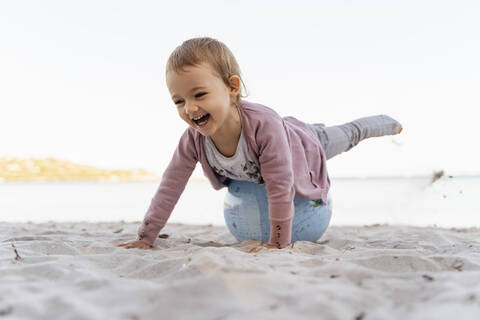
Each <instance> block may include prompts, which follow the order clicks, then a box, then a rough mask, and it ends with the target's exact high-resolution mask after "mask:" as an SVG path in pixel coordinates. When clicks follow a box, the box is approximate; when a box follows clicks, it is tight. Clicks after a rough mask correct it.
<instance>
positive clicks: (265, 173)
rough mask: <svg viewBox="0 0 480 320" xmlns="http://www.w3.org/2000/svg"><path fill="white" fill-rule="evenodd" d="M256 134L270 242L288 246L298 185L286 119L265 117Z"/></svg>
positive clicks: (281, 246)
mask: <svg viewBox="0 0 480 320" xmlns="http://www.w3.org/2000/svg"><path fill="white" fill-rule="evenodd" d="M256 137H257V144H258V146H259V154H260V156H259V161H260V167H261V168H260V170H261V174H262V177H263V180H264V181H265V188H266V191H267V197H268V208H269V218H270V239H269V244H270V245H275V246H276V247H277V248H284V247H286V246H287V245H288V244H290V242H291V237H292V221H293V215H294V205H293V199H294V197H295V189H294V186H293V178H294V174H293V164H292V156H291V151H290V146H289V143H288V137H287V133H286V131H285V128H284V125H283V121H282V119H281V118H280V117H279V118H272V119H269V120H268V121H263V122H262V124H261V127H260V128H259V130H258V131H257V135H256Z"/></svg>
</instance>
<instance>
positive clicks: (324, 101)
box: [0, 0, 480, 177]
mask: <svg viewBox="0 0 480 320" xmlns="http://www.w3.org/2000/svg"><path fill="white" fill-rule="evenodd" d="M479 16H480V3H479V2H478V1H464V0H459V1H429V0H428V1H427V0H417V1H372V0H364V1H301V0H299V1H278V0H277V1H265V0H264V1H252V0H244V1H230V0H221V1H98V0H96V1H48V0H46V1H0V157H2V156H8V157H54V158H59V159H65V160H71V161H75V162H78V163H86V164H91V165H96V166H99V167H104V168H144V169H147V170H150V171H152V172H155V173H158V174H161V173H162V172H163V170H164V169H165V168H166V166H167V165H168V163H169V161H170V159H171V156H172V154H173V151H174V150H175V148H176V146H177V143H178V141H179V139H180V136H181V134H182V132H183V131H184V130H185V129H186V127H187V124H186V123H184V122H183V121H182V120H181V119H180V118H179V116H178V114H177V112H176V108H175V106H174V104H173V102H172V101H171V99H170V96H169V92H168V89H167V87H166V84H165V64H166V61H167V59H168V56H169V54H170V53H171V52H172V50H173V49H174V48H175V47H176V46H178V45H180V44H181V43H182V42H183V41H184V40H187V39H189V38H192V37H199V36H209V37H213V38H216V39H218V40H220V41H222V42H224V43H225V44H226V45H227V46H228V47H229V48H230V49H231V51H232V52H233V53H234V55H235V57H236V59H237V61H238V62H239V64H240V68H241V70H242V76H243V78H244V82H245V84H246V86H247V89H248V96H247V98H245V99H246V100H248V101H252V102H257V103H261V104H264V105H266V106H269V107H271V108H273V109H275V110H276V111H277V112H278V113H279V114H280V115H281V116H294V117H296V118H298V119H300V120H303V121H305V122H310V123H324V124H326V125H338V124H343V123H345V122H348V121H351V120H354V119H357V118H360V117H364V116H370V115H376V114H388V115H390V116H391V117H393V118H395V119H397V120H398V121H400V122H401V123H402V125H403V128H404V129H403V132H402V133H401V134H400V135H398V136H394V137H392V136H389V137H382V138H373V139H368V140H365V141H362V142H361V143H360V144H359V145H358V146H357V147H355V148H353V149H352V150H350V151H348V152H346V153H343V154H341V155H339V156H337V157H335V158H333V159H331V160H329V161H328V170H329V173H330V175H331V176H332V177H342V176H345V177H352V176H353V177H369V176H415V175H430V174H431V173H432V172H433V171H436V170H444V171H445V172H446V174H451V175H479V174H480V161H479V160H480V151H478V145H479V143H478V140H479V137H480V134H479V133H478V115H479V114H480V112H479V111H478V110H479V109H480V59H478V57H479V56H480V42H479V41H478V31H479V30H480V19H478V17H479ZM202 175H203V174H202V172H201V169H200V166H197V169H196V170H195V172H194V176H199V177H200V176H202Z"/></svg>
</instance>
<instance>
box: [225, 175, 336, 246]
mask: <svg viewBox="0 0 480 320" xmlns="http://www.w3.org/2000/svg"><path fill="white" fill-rule="evenodd" d="M293 203H294V206H295V216H294V218H293V225H292V243H293V242H295V241H311V242H315V241H317V240H318V239H320V237H321V236H322V235H323V234H324V233H325V231H326V230H327V227H328V224H329V223H330V218H331V216H332V203H331V199H330V197H328V199H327V203H326V204H321V201H320V200H306V199H303V198H300V197H297V196H295V198H294V200H293ZM224 215H225V222H226V225H227V227H228V229H229V230H230V232H231V233H232V234H233V236H234V237H235V238H236V239H237V240H238V241H244V240H261V241H263V242H268V240H269V239H270V219H269V216H268V200H267V192H266V190H265V186H264V185H261V184H256V183H254V182H249V181H238V180H232V181H231V182H230V184H229V186H228V192H227V194H226V196H225V203H224Z"/></svg>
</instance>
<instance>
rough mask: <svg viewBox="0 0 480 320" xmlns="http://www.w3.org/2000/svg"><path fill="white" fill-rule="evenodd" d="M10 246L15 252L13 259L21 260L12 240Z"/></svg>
mask: <svg viewBox="0 0 480 320" xmlns="http://www.w3.org/2000/svg"><path fill="white" fill-rule="evenodd" d="M12 248H13V251H14V252H15V260H22V257H20V255H19V254H18V251H17V248H15V245H14V244H13V242H12Z"/></svg>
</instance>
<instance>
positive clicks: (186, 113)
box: [166, 63, 239, 136]
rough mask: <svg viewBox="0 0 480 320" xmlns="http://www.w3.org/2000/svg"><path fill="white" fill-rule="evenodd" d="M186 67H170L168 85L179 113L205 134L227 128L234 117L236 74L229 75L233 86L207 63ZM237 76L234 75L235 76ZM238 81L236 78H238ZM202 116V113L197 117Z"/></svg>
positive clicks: (236, 91) (236, 92) (208, 134)
mask: <svg viewBox="0 0 480 320" xmlns="http://www.w3.org/2000/svg"><path fill="white" fill-rule="evenodd" d="M184 69H185V71H182V72H178V73H177V72H175V71H169V72H167V75H166V81H167V87H168V90H169V91H170V95H171V97H172V100H173V102H174V103H175V105H176V106H177V111H178V114H179V115H180V117H181V118H182V119H183V120H184V121H185V122H186V123H188V124H189V125H190V126H191V127H192V128H194V129H195V130H197V131H199V132H200V133H201V134H202V135H204V136H214V135H215V133H217V134H219V133H221V132H223V133H225V132H228V128H226V126H228V123H229V122H230V120H231V119H232V117H234V115H233V111H232V110H233V108H232V107H233V106H234V104H233V103H232V101H235V97H236V96H237V94H238V91H239V89H238V88H239V86H237V87H238V88H236V87H235V85H236V83H237V79H236V78H238V76H232V77H231V78H230V79H231V80H232V86H233V87H232V88H229V87H227V86H226V85H225V83H224V82H223V81H222V79H221V78H220V77H219V76H218V75H216V74H215V72H214V71H213V70H212V69H211V67H210V66H209V65H208V64H205V63H203V64H201V65H198V66H187V67H185V68H184ZM235 77H236V78H235ZM238 83H239V78H238ZM201 116H205V117H204V118H201V119H200V120H196V121H195V120H194V119H198V118H199V117H201Z"/></svg>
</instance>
